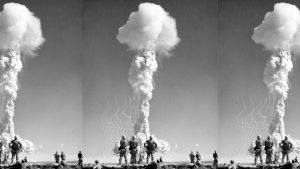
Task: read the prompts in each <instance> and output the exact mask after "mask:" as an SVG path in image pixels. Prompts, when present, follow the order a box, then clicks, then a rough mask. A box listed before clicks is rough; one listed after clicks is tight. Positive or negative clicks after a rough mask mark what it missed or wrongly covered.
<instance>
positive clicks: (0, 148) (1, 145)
mask: <svg viewBox="0 0 300 169" xmlns="http://www.w3.org/2000/svg"><path fill="white" fill-rule="evenodd" d="M2 158H3V142H2V141H0V164H2V163H3V161H2Z"/></svg>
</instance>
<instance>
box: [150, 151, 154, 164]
mask: <svg viewBox="0 0 300 169" xmlns="http://www.w3.org/2000/svg"><path fill="white" fill-rule="evenodd" d="M153 154H154V152H153V151H152V152H151V162H154V157H153Z"/></svg>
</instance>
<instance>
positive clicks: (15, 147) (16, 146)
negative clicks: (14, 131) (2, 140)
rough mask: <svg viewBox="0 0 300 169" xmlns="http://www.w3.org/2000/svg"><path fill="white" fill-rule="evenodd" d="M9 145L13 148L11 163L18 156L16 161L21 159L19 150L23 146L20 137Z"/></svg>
mask: <svg viewBox="0 0 300 169" xmlns="http://www.w3.org/2000/svg"><path fill="white" fill-rule="evenodd" d="M9 147H10V149H11V163H13V162H14V158H15V157H16V161H17V162H18V161H19V150H20V149H21V148H22V144H21V143H20V142H19V141H18V138H17V137H16V136H15V138H14V139H13V140H12V141H11V142H10V143H9Z"/></svg>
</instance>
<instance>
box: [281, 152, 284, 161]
mask: <svg viewBox="0 0 300 169" xmlns="http://www.w3.org/2000/svg"><path fill="white" fill-rule="evenodd" d="M284 158H285V153H284V152H282V161H281V162H282V163H284Z"/></svg>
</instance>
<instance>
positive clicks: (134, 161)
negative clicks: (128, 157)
mask: <svg viewBox="0 0 300 169" xmlns="http://www.w3.org/2000/svg"><path fill="white" fill-rule="evenodd" d="M136 156H137V152H136V151H135V152H134V153H133V164H136Z"/></svg>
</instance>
